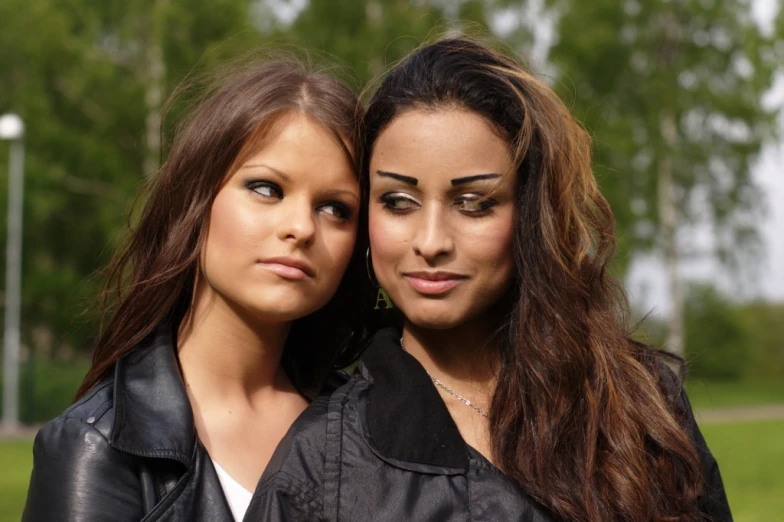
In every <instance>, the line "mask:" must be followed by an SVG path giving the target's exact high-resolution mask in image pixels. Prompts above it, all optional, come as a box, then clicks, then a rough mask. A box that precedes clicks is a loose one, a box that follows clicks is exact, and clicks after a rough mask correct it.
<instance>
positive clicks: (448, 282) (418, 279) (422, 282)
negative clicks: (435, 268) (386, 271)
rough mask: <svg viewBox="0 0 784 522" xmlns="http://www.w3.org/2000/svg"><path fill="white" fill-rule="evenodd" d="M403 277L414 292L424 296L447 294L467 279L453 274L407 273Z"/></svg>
mask: <svg viewBox="0 0 784 522" xmlns="http://www.w3.org/2000/svg"><path fill="white" fill-rule="evenodd" d="M403 276H404V277H405V278H406V279H407V280H408V282H409V283H410V284H411V286H412V287H413V288H414V290H416V291H417V292H419V293H420V294H424V295H442V294H446V293H447V292H449V291H450V290H452V289H453V288H455V287H456V286H458V285H459V284H460V283H461V282H463V281H465V280H466V279H467V277H466V276H464V275H460V274H455V273H452V272H406V273H404V274H403Z"/></svg>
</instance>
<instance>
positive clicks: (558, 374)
mask: <svg viewBox="0 0 784 522" xmlns="http://www.w3.org/2000/svg"><path fill="white" fill-rule="evenodd" d="M364 124H365V130H364V132H365V134H364V140H363V141H364V148H363V160H362V163H361V176H362V182H363V191H364V193H365V194H366V196H367V197H368V205H369V210H368V212H369V214H368V220H369V222H368V231H369V240H370V249H369V251H368V252H367V255H368V272H369V276H370V277H372V278H373V279H374V280H377V283H378V285H380V287H381V288H383V289H384V290H385V291H386V292H387V294H388V296H389V299H390V300H391V302H393V303H394V305H395V306H396V307H397V308H396V309H397V311H399V313H400V316H401V319H402V323H399V324H398V325H396V326H393V327H388V328H385V329H382V330H380V331H379V332H378V333H377V334H376V335H375V336H374V337H373V339H372V340H371V341H370V343H369V345H368V347H367V349H366V351H365V352H364V354H363V356H362V359H361V361H360V364H359V367H358V369H357V371H356V372H355V374H354V375H353V376H352V378H351V380H350V381H349V382H348V383H347V384H345V385H344V386H342V387H341V388H340V389H338V390H337V391H336V392H335V393H334V394H333V395H332V396H331V398H321V399H319V400H318V401H316V402H314V403H313V404H312V405H311V407H310V408H309V409H308V410H307V411H306V412H305V413H304V414H303V415H302V416H301V417H300V418H299V419H298V420H297V422H295V423H294V425H293V426H292V428H291V430H290V431H289V434H288V435H287V436H286V437H285V438H284V439H283V442H282V443H281V444H280V446H279V447H278V451H277V452H276V454H275V455H274V456H273V459H272V463H271V465H270V466H269V467H268V468H267V470H266V471H265V474H264V475H263V476H262V479H261V481H260V483H259V487H258V488H257V490H256V493H255V494H254V499H253V501H252V503H251V506H250V508H249V511H248V514H247V519H248V520H263V521H271V520H329V521H336V520H439V521H446V520H474V521H479V520H488V521H511V520H525V521H538V522H542V521H550V520H558V521H567V520H568V521H581V522H589V521H590V522H606V521H640V522H642V521H650V520H656V521H665V520H679V521H697V520H716V521H719V520H720V521H725V520H731V515H730V512H729V508H728V506H727V501H726V497H725V494H724V491H723V486H722V482H721V478H720V475H719V471H718V468H717V466H716V463H715V461H714V459H713V458H712V457H711V455H710V453H709V451H708V450H707V448H706V446H705V442H704V440H703V438H702V436H701V435H700V432H699V430H698V428H697V426H696V423H695V422H694V418H693V415H692V413H691V409H690V407H689V404H688V401H687V399H686V396H685V394H684V393H683V390H682V386H681V382H680V380H679V379H678V378H676V377H675V374H674V373H672V372H671V371H670V370H669V369H668V368H667V367H666V366H665V364H664V363H663V359H666V356H664V355H663V354H661V353H659V352H657V351H655V350H653V349H650V348H648V347H646V346H643V345H641V344H639V343H637V342H634V341H633V340H631V339H630V337H629V329H628V326H627V323H626V309H627V305H626V301H625V298H624V295H623V292H622V290H621V288H620V287H619V285H618V284H617V282H616V281H614V280H613V279H612V277H611V276H610V275H609V273H608V264H609V263H610V261H611V257H612V255H613V250H614V242H615V240H614V236H613V233H614V231H613V217H612V214H611V212H610V208H609V206H608V204H607V201H606V200H605V199H604V197H602V195H601V193H600V192H599V189H598V187H597V183H596V179H595V178H594V175H593V173H592V171H591V161H590V141H589V137H588V135H587V133H586V132H585V131H584V130H583V129H582V128H581V127H580V125H579V124H578V123H577V122H576V121H575V120H574V118H573V117H572V116H571V115H570V113H569V112H568V110H567V109H566V107H565V106H564V104H563V103H562V102H561V101H560V100H559V99H558V97H557V96H556V95H555V94H554V93H553V92H552V90H551V89H549V88H548V87H547V86H546V85H544V84H543V83H541V82H540V81H538V80H537V79H536V78H535V77H534V76H533V75H531V74H530V73H529V72H527V71H526V70H525V69H524V68H523V67H522V66H521V65H519V64H518V63H516V62H515V61H514V60H512V59H510V58H508V57H506V56H504V55H502V54H500V53H498V52H496V51H494V50H492V49H491V48H490V47H488V46H485V45H482V44H479V43H476V42H474V41H471V40H468V39H463V38H454V39H444V40H441V41H437V42H435V43H432V44H430V45H426V46H424V47H422V48H420V49H419V50H417V51H415V52H413V53H412V54H411V55H410V56H408V57H407V58H406V59H404V60H403V61H402V62H401V63H399V64H398V65H396V66H394V67H393V68H392V70H391V71H390V72H389V73H388V75H387V76H386V78H385V79H384V80H383V82H382V83H381V85H380V87H379V88H378V90H376V92H375V93H374V95H373V97H372V99H371V101H370V104H369V107H368V109H367V113H366V115H365V119H364ZM373 302H375V303H376V305H377V306H379V307H380V308H383V307H384V306H385V299H379V300H377V301H376V300H375V299H374V300H373ZM325 434H326V436H325Z"/></svg>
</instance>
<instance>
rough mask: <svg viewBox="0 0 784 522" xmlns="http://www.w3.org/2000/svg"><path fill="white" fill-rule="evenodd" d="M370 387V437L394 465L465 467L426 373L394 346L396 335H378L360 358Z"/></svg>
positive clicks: (461, 445) (463, 449)
mask: <svg viewBox="0 0 784 522" xmlns="http://www.w3.org/2000/svg"><path fill="white" fill-rule="evenodd" d="M360 368H361V371H363V372H365V373H366V374H369V377H370V379H369V380H370V381H371V383H372V385H371V387H370V391H369V395H368V401H367V426H368V431H369V435H370V438H371V440H372V442H373V445H374V446H375V448H376V450H377V451H379V452H380V453H381V454H382V455H383V456H385V457H387V458H392V459H395V460H398V461H403V462H410V463H416V464H424V465H428V466H438V467H442V468H451V469H461V470H466V469H467V468H468V447H467V445H466V443H465V441H464V440H463V437H462V436H461V435H460V432H459V431H458V429H457V425H455V421H454V420H453V419H452V416H451V415H450V414H449V410H448V409H447V407H446V405H445V404H444V401H443V400H442V399H441V396H440V395H439V394H438V391H437V390H436V389H435V387H434V386H433V383H432V381H431V380H430V377H429V376H428V375H427V372H426V371H425V369H424V368H423V367H422V365H421V364H419V361H417V360H416V359H415V358H414V357H412V356H411V355H410V354H408V353H407V352H405V351H403V349H402V348H401V347H400V332H399V331H398V330H397V329H395V328H385V329H383V330H380V331H379V332H378V333H377V334H376V335H374V336H373V339H372V340H371V342H370V345H369V346H368V348H367V350H366V351H365V353H364V354H363V356H362V361H361V366H360Z"/></svg>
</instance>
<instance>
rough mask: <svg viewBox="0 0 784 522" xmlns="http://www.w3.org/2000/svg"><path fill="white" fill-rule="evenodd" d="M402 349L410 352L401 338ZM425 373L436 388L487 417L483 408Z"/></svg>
mask: <svg viewBox="0 0 784 522" xmlns="http://www.w3.org/2000/svg"><path fill="white" fill-rule="evenodd" d="M400 347H401V348H402V349H403V351H404V352H408V350H406V347H405V346H404V345H403V338H402V337H401V338H400ZM425 373H426V374H427V376H428V377H430V380H431V381H433V384H435V385H436V386H438V387H439V388H441V389H442V390H444V391H445V392H447V393H448V394H449V395H451V396H452V397H454V398H455V399H457V400H459V401H460V402H462V403H463V404H465V405H466V406H468V407H469V408H473V409H474V410H476V411H478V412H479V415H481V416H482V417H487V412H485V410H483V409H482V408H480V407H479V406H477V405H476V404H474V403H473V402H471V401H469V400H468V399H466V398H465V397H463V396H462V395H460V394H459V393H457V392H456V391H454V390H453V389H452V388H450V387H449V386H447V385H446V384H444V383H443V382H441V381H439V380H438V379H436V378H435V377H433V376H432V375H430V373H429V372H428V371H427V370H425Z"/></svg>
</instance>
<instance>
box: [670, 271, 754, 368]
mask: <svg viewBox="0 0 784 522" xmlns="http://www.w3.org/2000/svg"><path fill="white" fill-rule="evenodd" d="M684 324H685V330H684V333H685V336H684V340H685V345H686V350H685V352H686V354H685V355H686V360H687V362H688V364H689V370H690V373H691V374H692V375H694V376H697V377H707V378H713V379H724V380H727V379H740V378H741V377H743V376H744V375H745V373H746V369H747V368H748V367H749V363H750V357H749V355H750V354H749V344H748V341H749V338H750V335H749V334H750V332H749V331H748V329H747V327H746V324H745V323H744V322H743V321H742V319H741V317H740V315H739V314H738V312H737V306H736V305H735V304H733V303H732V302H731V301H730V299H729V298H728V297H727V296H726V295H723V294H721V293H720V292H718V291H717V290H716V289H715V288H713V287H712V286H709V285H694V286H691V287H690V288H689V292H688V298H687V300H686V306H685V313H684Z"/></svg>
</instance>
